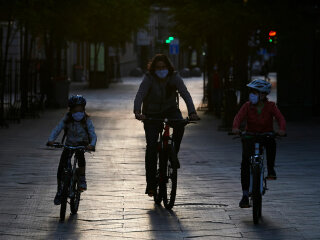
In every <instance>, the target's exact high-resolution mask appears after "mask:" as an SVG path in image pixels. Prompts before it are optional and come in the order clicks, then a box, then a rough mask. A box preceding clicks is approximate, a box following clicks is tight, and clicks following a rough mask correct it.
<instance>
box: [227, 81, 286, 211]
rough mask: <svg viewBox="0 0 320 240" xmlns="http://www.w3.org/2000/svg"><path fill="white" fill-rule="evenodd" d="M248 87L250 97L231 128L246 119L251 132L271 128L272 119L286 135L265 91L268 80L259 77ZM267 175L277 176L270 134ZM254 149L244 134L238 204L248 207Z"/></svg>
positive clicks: (274, 150) (270, 176)
mask: <svg viewBox="0 0 320 240" xmlns="http://www.w3.org/2000/svg"><path fill="white" fill-rule="evenodd" d="M247 86H248V87H249V89H250V94H249V101H248V102H246V103H245V104H243V106H242V107H241V109H240V110H239V112H238V114H237V115H236V116H235V118H234V121H233V127H232V132H233V133H236V134H238V133H239V132H240V130H239V127H240V124H241V123H242V122H243V121H244V120H246V122H247V125H246V131H247V132H251V133H265V132H273V131H274V129H273V119H274V118H276V120H277V121H278V125H279V128H280V129H279V131H278V134H279V135H280V136H284V135H285V131H286V121H285V119H284V117H283V115H282V114H281V112H280V110H279V109H278V108H277V106H276V104H275V103H274V102H270V101H269V100H268V98H267V95H268V94H269V93H270V91H271V84H270V83H269V82H267V81H265V80H262V79H256V80H253V81H252V82H250V83H249V84H248V85H247ZM265 147H266V154H267V167H268V176H267V178H268V179H276V178H277V175H276V172H275V170H274V163H275V157H276V141H275V140H274V138H270V139H269V140H268V141H267V142H266V143H265ZM253 152H254V141H253V140H252V138H247V139H246V140H243V141H242V162H241V185H242V191H243V196H242V199H241V201H240V203H239V206H240V207H241V208H245V207H249V185H250V159H249V158H250V156H251V155H252V153H253Z"/></svg>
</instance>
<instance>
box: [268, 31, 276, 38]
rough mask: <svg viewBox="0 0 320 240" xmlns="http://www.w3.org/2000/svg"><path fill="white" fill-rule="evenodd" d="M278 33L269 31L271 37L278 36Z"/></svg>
mask: <svg viewBox="0 0 320 240" xmlns="http://www.w3.org/2000/svg"><path fill="white" fill-rule="evenodd" d="M276 35H277V32H276V31H270V32H269V36H270V37H274V36H276Z"/></svg>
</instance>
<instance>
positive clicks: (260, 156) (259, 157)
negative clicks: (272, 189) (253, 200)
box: [249, 141, 268, 195]
mask: <svg viewBox="0 0 320 240" xmlns="http://www.w3.org/2000/svg"><path fill="white" fill-rule="evenodd" d="M254 144H255V146H254V155H252V156H251V157H250V185H249V194H250V195H251V194H252V187H253V174H252V173H253V168H254V167H258V168H259V169H260V193H261V194H262V195H264V194H265V192H266V190H268V188H267V181H266V179H265V177H264V170H265V168H264V151H263V150H264V147H263V146H261V143H259V142H258V141H257V142H255V143H254Z"/></svg>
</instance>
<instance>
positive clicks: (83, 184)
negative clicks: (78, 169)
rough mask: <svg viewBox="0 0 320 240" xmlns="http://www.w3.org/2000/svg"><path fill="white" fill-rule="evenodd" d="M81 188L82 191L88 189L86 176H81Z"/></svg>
mask: <svg viewBox="0 0 320 240" xmlns="http://www.w3.org/2000/svg"><path fill="white" fill-rule="evenodd" d="M79 189H80V191H85V190H87V181H86V176H80V178H79Z"/></svg>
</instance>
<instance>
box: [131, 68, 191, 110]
mask: <svg viewBox="0 0 320 240" xmlns="http://www.w3.org/2000/svg"><path fill="white" fill-rule="evenodd" d="M177 92H179V94H180V95H181V97H182V98H183V100H184V101H185V103H186V105H187V108H188V112H189V114H191V113H195V112H196V110H195V107H194V104H193V101H192V98H191V96H190V93H189V92H188V90H187V88H186V86H185V84H184V82H183V80H182V78H181V77H180V76H179V74H177V73H176V72H174V73H173V74H172V75H171V76H168V77H167V78H166V79H164V80H159V79H157V78H156V77H154V76H152V75H151V74H150V73H147V74H146V75H145V76H144V78H143V80H142V83H141V84H140V87H139V90H138V92H137V94H136V98H135V100H134V109H133V111H134V112H139V113H140V112H141V105H142V103H143V108H142V113H143V114H147V115H149V114H150V115H152V114H163V113H166V112H170V111H174V110H175V109H178V107H179V106H178V103H177Z"/></svg>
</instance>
